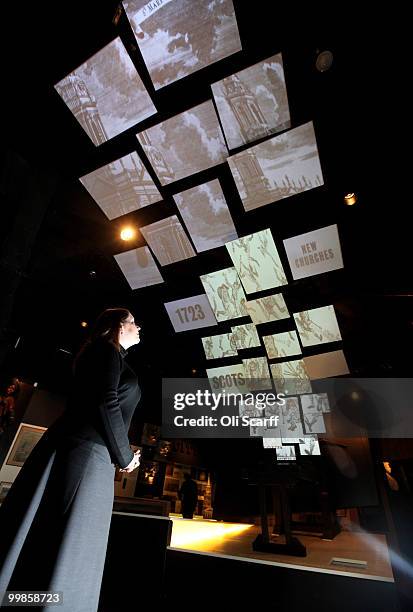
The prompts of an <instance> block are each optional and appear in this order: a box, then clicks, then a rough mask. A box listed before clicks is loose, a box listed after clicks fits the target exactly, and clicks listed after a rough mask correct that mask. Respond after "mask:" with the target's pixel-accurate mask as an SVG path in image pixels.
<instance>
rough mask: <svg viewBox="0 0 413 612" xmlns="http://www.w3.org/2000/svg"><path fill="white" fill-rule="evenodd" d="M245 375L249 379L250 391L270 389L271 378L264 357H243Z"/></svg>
mask: <svg viewBox="0 0 413 612" xmlns="http://www.w3.org/2000/svg"><path fill="white" fill-rule="evenodd" d="M242 363H243V364H244V370H245V376H246V377H247V378H248V379H249V380H248V386H249V388H250V390H251V391H259V390H260V389H271V388H272V380H271V375H270V371H269V369H268V363H267V358H266V357H252V358H251V359H243V360H242Z"/></svg>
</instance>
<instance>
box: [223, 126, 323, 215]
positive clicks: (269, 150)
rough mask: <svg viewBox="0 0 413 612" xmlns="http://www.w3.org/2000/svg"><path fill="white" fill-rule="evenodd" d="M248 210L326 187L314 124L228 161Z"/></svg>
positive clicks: (274, 139)
mask: <svg viewBox="0 0 413 612" xmlns="http://www.w3.org/2000/svg"><path fill="white" fill-rule="evenodd" d="M228 163H229V167H230V169H231V172H232V175H233V177H234V180H235V183H236V185H237V189H238V192H239V195H240V198H241V200H242V203H243V205H244V208H245V210H246V211H248V210H253V209H254V208H259V207H260V206H264V205H265V204H270V203H271V202H277V201H278V200H282V199H283V198H289V197H290V196H293V195H295V194H297V193H302V192H303V191H307V190H309V189H314V188H315V187H320V185H323V182H324V181H323V175H322V172H321V166H320V160H319V158H318V150H317V143H316V139H315V133H314V127H313V124H312V122H310V123H306V124H304V125H301V126H300V127H297V128H294V129H293V130H290V131H288V132H285V133H284V134H280V135H279V136H276V137H275V138H270V139H269V140H266V141H265V142H262V143H261V144H258V145H255V146H254V147H250V148H249V149H245V151H242V152H241V153H237V154H236V155H233V156H232V157H230V158H229V159H228Z"/></svg>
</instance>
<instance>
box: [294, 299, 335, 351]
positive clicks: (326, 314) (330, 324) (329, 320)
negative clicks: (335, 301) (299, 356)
mask: <svg viewBox="0 0 413 612" xmlns="http://www.w3.org/2000/svg"><path fill="white" fill-rule="evenodd" d="M294 320H295V324H296V325H297V329H298V333H299V334H300V340H301V342H302V345H303V346H313V345H314V344H323V343H325V342H338V341H339V340H341V339H342V338H341V334H340V329H339V327H338V323H337V318H336V314H335V312H334V306H323V307H321V308H313V309H312V310H303V311H302V312H295V313H294Z"/></svg>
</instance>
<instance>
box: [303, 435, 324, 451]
mask: <svg viewBox="0 0 413 612" xmlns="http://www.w3.org/2000/svg"><path fill="white" fill-rule="evenodd" d="M299 448H300V455H321V451H320V444H319V442H318V438H317V436H306V437H305V438H300V439H299Z"/></svg>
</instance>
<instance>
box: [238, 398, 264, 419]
mask: <svg viewBox="0 0 413 612" xmlns="http://www.w3.org/2000/svg"><path fill="white" fill-rule="evenodd" d="M238 412H239V415H240V416H241V417H248V418H255V417H257V418H262V417H263V413H264V408H261V407H260V406H258V405H257V404H256V403H255V402H254V401H247V398H245V397H244V398H242V399H240V401H239V403H238Z"/></svg>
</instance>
